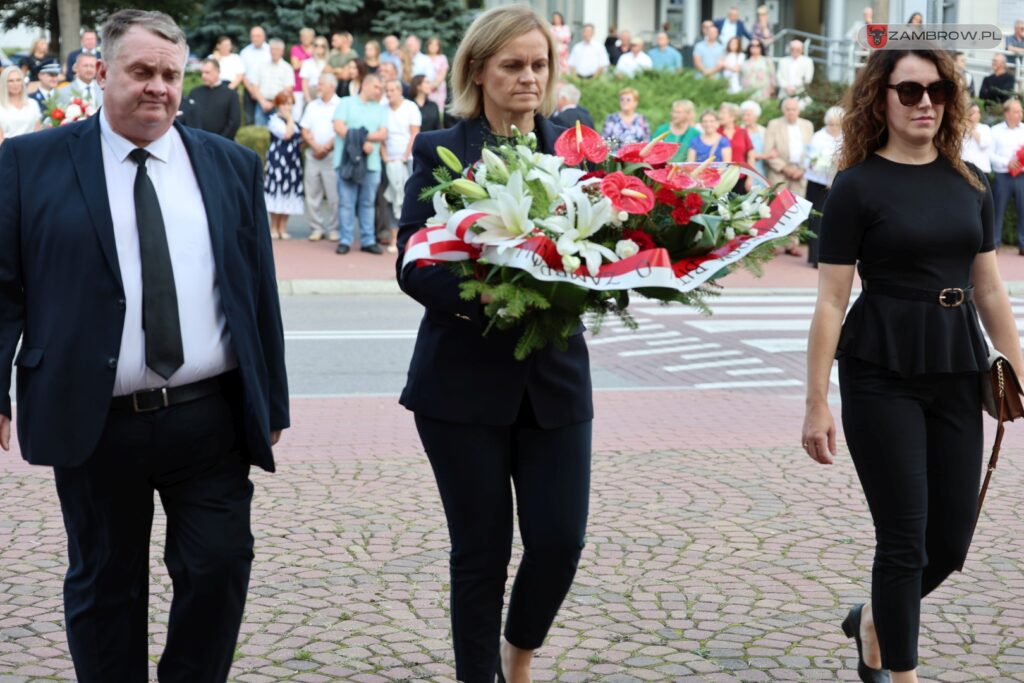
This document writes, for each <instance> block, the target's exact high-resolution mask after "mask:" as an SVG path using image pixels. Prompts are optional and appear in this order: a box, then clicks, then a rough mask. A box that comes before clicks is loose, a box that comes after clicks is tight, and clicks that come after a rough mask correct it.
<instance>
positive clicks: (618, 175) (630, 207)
mask: <svg viewBox="0 0 1024 683" xmlns="http://www.w3.org/2000/svg"><path fill="white" fill-rule="evenodd" d="M601 194H603V195H604V196H605V197H608V199H610V200H612V206H613V207H615V210H616V211H625V212H626V213H633V214H643V213H647V212H648V211H650V210H651V209H653V208H654V191H653V190H652V189H651V188H649V187H647V186H646V185H644V181H642V180H640V179H639V178H634V177H633V176H628V175H625V174H624V173H622V172H621V171H616V172H615V173H609V174H608V175H606V176H605V177H604V179H603V180H602V181H601Z"/></svg>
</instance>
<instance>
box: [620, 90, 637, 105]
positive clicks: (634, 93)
mask: <svg viewBox="0 0 1024 683" xmlns="http://www.w3.org/2000/svg"><path fill="white" fill-rule="evenodd" d="M623 95H632V96H633V99H634V100H636V103H637V104H640V93H639V92H637V89H636V88H623V89H622V90H620V91H619V97H622V96H623Z"/></svg>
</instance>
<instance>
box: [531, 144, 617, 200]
mask: <svg viewBox="0 0 1024 683" xmlns="http://www.w3.org/2000/svg"><path fill="white" fill-rule="evenodd" d="M585 175H586V171H581V170H579V169H578V168H567V167H566V166H564V164H563V162H562V159H561V158H560V157H557V156H554V155H551V154H542V155H541V158H540V159H539V160H538V161H537V163H536V164H534V165H533V168H532V169H530V172H529V173H527V174H526V179H527V180H539V181H540V183H541V185H543V186H544V191H545V192H547V194H548V199H549V200H551V201H554V199H555V198H556V197H558V196H560V195H561V194H562V193H563V192H565V191H567V190H569V189H571V188H573V187H576V186H577V183H579V182H580V178H582V177H583V176H585ZM591 181H593V182H599V181H598V179H597V178H591V179H590V180H586V181H584V182H583V183H582V184H580V185H579V187H583V186H585V185H590V184H592V183H591Z"/></svg>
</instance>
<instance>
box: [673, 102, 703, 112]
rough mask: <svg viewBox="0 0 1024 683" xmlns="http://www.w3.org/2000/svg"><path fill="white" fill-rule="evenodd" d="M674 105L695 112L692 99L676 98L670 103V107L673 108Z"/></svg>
mask: <svg viewBox="0 0 1024 683" xmlns="http://www.w3.org/2000/svg"><path fill="white" fill-rule="evenodd" d="M676 107H679V108H680V109H684V110H686V111H689V112H692V113H694V114H696V113H697V111H696V109H695V108H694V106H693V100H676V101H675V102H673V103H672V108H673V109H675V108H676Z"/></svg>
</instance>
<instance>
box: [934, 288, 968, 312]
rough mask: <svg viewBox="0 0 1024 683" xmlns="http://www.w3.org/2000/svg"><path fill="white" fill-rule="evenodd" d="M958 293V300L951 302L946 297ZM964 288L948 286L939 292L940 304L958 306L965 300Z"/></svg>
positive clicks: (947, 306)
mask: <svg viewBox="0 0 1024 683" xmlns="http://www.w3.org/2000/svg"><path fill="white" fill-rule="evenodd" d="M951 294H953V295H956V301H954V302H952V303H951V302H949V301H948V300H947V299H946V297H947V296H949V295H951ZM965 298H966V297H965V296H964V290H962V289H960V288H959V287H946V288H945V289H944V290H942V291H941V292H939V304H940V305H942V306H943V307H945V308H956V307H957V306H959V305H961V304H962V303H963V302H964V299H965Z"/></svg>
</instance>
